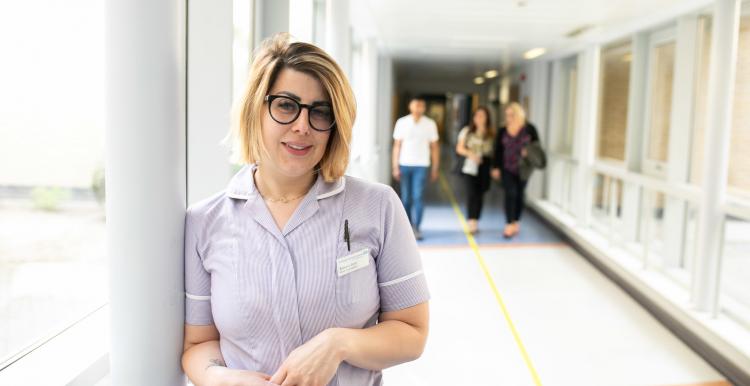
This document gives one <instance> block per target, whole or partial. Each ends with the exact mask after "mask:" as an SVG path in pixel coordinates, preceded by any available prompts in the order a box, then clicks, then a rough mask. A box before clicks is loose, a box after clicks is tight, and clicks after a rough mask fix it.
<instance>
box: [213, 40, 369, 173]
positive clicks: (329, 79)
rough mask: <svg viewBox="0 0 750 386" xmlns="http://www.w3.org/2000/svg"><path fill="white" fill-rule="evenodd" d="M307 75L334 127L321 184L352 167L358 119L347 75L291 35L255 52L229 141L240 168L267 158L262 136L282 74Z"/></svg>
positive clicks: (268, 42) (320, 166)
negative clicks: (327, 102)
mask: <svg viewBox="0 0 750 386" xmlns="http://www.w3.org/2000/svg"><path fill="white" fill-rule="evenodd" d="M285 68H289V69H293V70H295V71H299V72H303V73H305V74H308V75H310V76H312V77H313V78H315V79H317V80H318V81H320V83H321V84H322V86H323V90H324V91H325V93H326V95H327V96H328V97H329V98H330V99H331V105H332V107H333V115H334V119H335V126H334V128H333V129H331V131H332V132H331V136H330V137H329V139H328V145H327V146H326V151H325V154H323V158H322V159H321V160H320V163H319V164H318V165H317V168H316V169H317V170H319V171H320V173H321V174H322V176H323V179H324V180H326V181H328V182H331V181H334V180H336V179H337V178H339V177H341V176H343V175H344V172H345V171H346V167H347V165H348V164H349V151H350V143H351V137H352V126H353V125H354V119H355V116H356V111H357V108H356V102H355V99H354V93H353V92H352V88H351V86H350V85H349V81H348V80H347V79H346V76H345V75H344V72H343V70H341V67H339V65H338V64H336V62H335V61H334V60H333V58H331V57H330V56H329V55H328V54H327V53H326V52H325V51H323V50H322V49H320V48H318V47H316V46H314V45H312V44H308V43H303V42H292V41H291V36H290V35H289V34H287V33H279V34H276V35H274V36H272V37H270V38H268V39H266V40H264V41H263V43H262V44H261V46H260V47H259V48H258V50H257V51H256V52H255V55H254V58H253V63H252V66H251V68H250V75H249V77H248V82H247V86H246V87H245V91H244V92H243V94H242V97H241V98H240V100H239V101H238V103H237V104H236V106H235V109H234V113H233V114H232V116H233V123H232V128H231V130H230V133H229V136H228V138H227V139H228V140H229V141H231V145H232V158H233V161H234V162H237V163H255V162H259V161H260V159H261V154H265V155H266V156H268V149H266V148H265V146H264V145H263V141H262V136H261V129H262V127H261V121H262V120H261V118H262V116H263V105H264V104H265V97H266V95H268V92H269V90H270V89H271V87H272V86H273V84H274V82H275V81H276V78H277V77H278V74H279V73H280V72H281V70H282V69H285Z"/></svg>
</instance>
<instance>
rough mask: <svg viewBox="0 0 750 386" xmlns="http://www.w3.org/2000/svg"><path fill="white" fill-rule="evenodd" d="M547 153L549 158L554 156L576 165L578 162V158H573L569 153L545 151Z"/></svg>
mask: <svg viewBox="0 0 750 386" xmlns="http://www.w3.org/2000/svg"><path fill="white" fill-rule="evenodd" d="M547 155H548V156H549V157H550V158H554V159H556V160H560V161H565V162H569V163H572V164H575V165H577V164H578V160H577V159H575V158H574V157H573V156H572V155H570V154H563V153H558V152H556V151H548V152H547Z"/></svg>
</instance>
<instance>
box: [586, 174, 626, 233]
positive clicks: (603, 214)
mask: <svg viewBox="0 0 750 386" xmlns="http://www.w3.org/2000/svg"><path fill="white" fill-rule="evenodd" d="M622 190H623V183H622V180H620V179H617V178H613V177H610V176H608V175H605V174H596V177H595V178H594V206H593V208H592V211H591V213H592V217H593V220H594V222H595V226H598V227H599V228H600V229H602V230H603V231H606V232H609V231H610V230H614V229H610V228H615V229H616V228H617V227H618V226H619V225H620V220H621V219H622V217H621V216H622V193H623V191H622ZM609 233H610V234H609V236H614V234H613V232H609Z"/></svg>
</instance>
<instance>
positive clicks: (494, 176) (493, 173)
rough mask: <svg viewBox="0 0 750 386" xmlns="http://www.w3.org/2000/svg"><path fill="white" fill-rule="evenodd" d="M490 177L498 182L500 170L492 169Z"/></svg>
mask: <svg viewBox="0 0 750 386" xmlns="http://www.w3.org/2000/svg"><path fill="white" fill-rule="evenodd" d="M490 175H491V176H492V179H495V180H499V179H500V169H498V168H492V171H490Z"/></svg>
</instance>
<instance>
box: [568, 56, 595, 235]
mask: <svg viewBox="0 0 750 386" xmlns="http://www.w3.org/2000/svg"><path fill="white" fill-rule="evenodd" d="M599 58H600V49H599V47H598V46H595V47H592V48H589V49H587V50H586V51H584V52H582V53H581V54H579V55H578V63H577V68H578V74H579V76H578V90H577V91H578V92H577V95H576V98H577V100H576V123H577V126H576V131H575V133H574V138H575V140H574V142H573V152H574V154H575V158H576V159H577V160H578V165H577V166H576V170H575V177H574V178H575V185H574V188H573V191H574V192H576V194H575V196H574V198H573V199H574V202H573V207H574V213H576V214H577V218H576V219H577V220H578V224H579V225H582V226H588V225H589V223H590V217H591V206H592V198H593V185H592V183H591V181H592V175H591V169H592V167H593V165H594V157H595V154H596V135H597V119H596V118H597V116H598V113H599V112H598V106H599V104H598V103H597V101H598V98H599Z"/></svg>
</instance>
